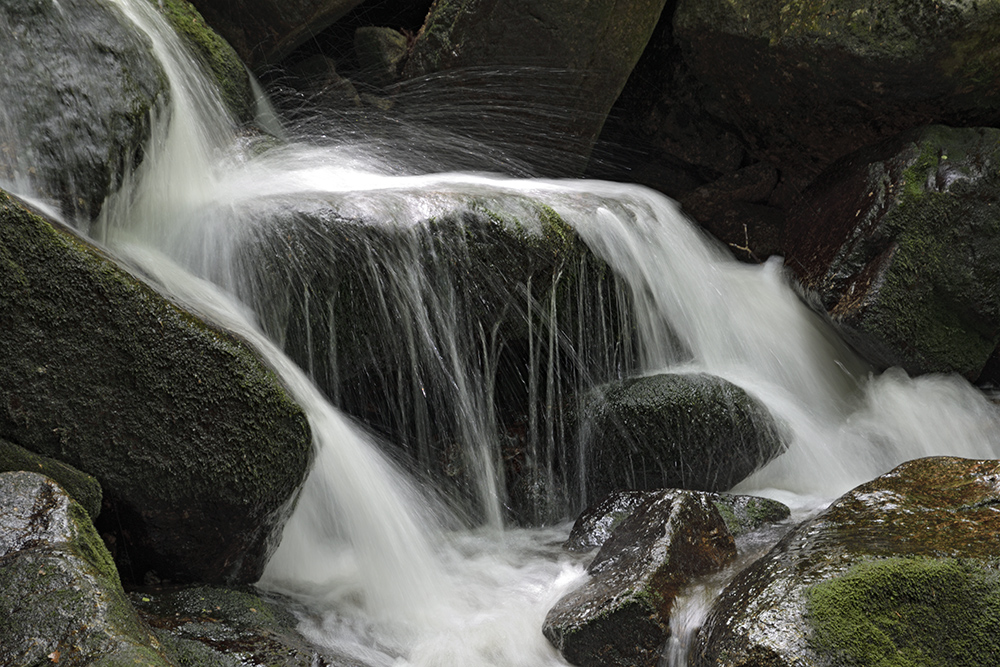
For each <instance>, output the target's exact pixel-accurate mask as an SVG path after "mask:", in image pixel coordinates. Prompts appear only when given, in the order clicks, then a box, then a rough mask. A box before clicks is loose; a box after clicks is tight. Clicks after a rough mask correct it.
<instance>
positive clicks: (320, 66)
mask: <svg viewBox="0 0 1000 667" xmlns="http://www.w3.org/2000/svg"><path fill="white" fill-rule="evenodd" d="M289 72H290V74H291V76H292V83H293V85H294V86H295V88H296V89H297V90H299V91H300V92H302V94H304V95H305V96H306V98H307V99H308V100H309V101H310V102H311V103H312V104H314V105H316V106H318V107H323V108H327V109H349V108H353V107H358V106H360V105H361V98H360V96H359V95H358V91H357V89H356V88H355V87H354V84H353V83H351V82H350V81H349V80H348V79H345V78H344V77H342V76H340V74H339V73H338V72H337V63H336V61H334V60H333V59H332V58H328V57H326V56H324V55H314V56H311V57H309V58H306V59H305V60H302V61H300V62H298V63H296V64H295V65H294V66H292V67H291V68H290V69H289Z"/></svg>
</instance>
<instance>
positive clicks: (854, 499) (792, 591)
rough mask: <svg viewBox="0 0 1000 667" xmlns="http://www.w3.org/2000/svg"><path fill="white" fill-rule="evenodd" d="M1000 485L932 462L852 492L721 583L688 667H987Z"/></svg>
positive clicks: (992, 644) (998, 578) (997, 591)
mask: <svg viewBox="0 0 1000 667" xmlns="http://www.w3.org/2000/svg"><path fill="white" fill-rule="evenodd" d="M998 479H1000V462H998V461H972V460H968V459H957V458H945V457H941V458H928V459H919V460H916V461H910V462H908V463H904V464H903V465H901V466H899V467H897V468H896V469H895V470H893V471H891V472H889V473H887V474H886V475H883V476H882V477H879V478H878V479H876V480H874V481H872V482H868V483H867V484H863V485H861V486H859V487H858V488H856V489H854V490H853V491H851V492H849V493H847V494H845V495H844V496H842V497H841V498H840V499H838V500H837V501H836V502H834V503H833V504H832V505H831V506H830V507H829V508H828V509H827V510H825V511H824V512H823V513H821V514H820V515H819V516H817V517H816V518H814V519H812V520H810V521H808V522H806V523H804V524H802V525H801V526H799V527H797V528H795V529H794V530H793V531H792V532H790V533H789V534H787V535H786V536H785V537H784V538H783V539H782V540H781V541H780V542H779V543H778V544H777V545H776V546H775V547H774V548H773V549H772V550H771V551H770V552H769V553H768V554H767V555H765V556H764V557H762V558H761V559H760V560H758V561H757V562H756V563H754V564H753V565H752V566H750V567H749V568H748V569H746V570H745V571H743V572H742V573H740V574H739V575H738V576H737V577H736V578H735V579H734V580H733V581H732V582H731V583H730V584H729V585H728V586H727V588H726V589H725V591H724V592H723V594H722V596H721V597H720V598H719V600H718V601H717V603H716V604H715V606H714V608H713V610H712V612H711V613H710V615H709V617H708V620H707V621H706V624H705V627H704V628H703V630H702V633H701V636H700V638H699V649H698V655H697V659H696V660H695V662H694V664H696V665H699V666H701V667H708V666H710V665H711V666H712V667H715V666H721V667H725V666H730V665H733V666H735V665H743V666H747V667H749V666H751V665H753V666H764V665H766V666H768V667H783V666H785V665H787V666H789V667H790V666H792V665H795V666H796V667H811V666H813V665H815V666H820V665H844V664H847V665H900V666H903V665H940V666H942V667H944V666H945V665H988V664H993V663H994V662H995V661H996V659H997V656H998V655H1000V653H998V648H1000V642H998V640H997V638H996V632H995V627H996V623H997V621H998V620H1000V569H998V567H997V553H998V548H1000V538H998V535H1000V514H998V513H997V512H996V509H995V508H996V505H997V503H998V502H1000V495H998V491H997V480H998Z"/></svg>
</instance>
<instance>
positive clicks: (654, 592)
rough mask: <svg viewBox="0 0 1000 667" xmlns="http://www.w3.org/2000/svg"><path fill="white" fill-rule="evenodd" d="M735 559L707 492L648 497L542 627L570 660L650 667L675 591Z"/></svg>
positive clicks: (587, 666)
mask: <svg viewBox="0 0 1000 667" xmlns="http://www.w3.org/2000/svg"><path fill="white" fill-rule="evenodd" d="M734 558H736V545H735V542H734V541H733V537H732V535H730V534H729V531H728V530H727V529H726V525H725V523H724V522H723V520H722V517H721V516H719V513H718V511H717V510H716V509H715V506H714V505H713V504H712V503H711V501H710V500H709V498H708V496H707V494H699V493H692V492H688V491H675V492H670V493H661V494H650V495H648V496H647V497H646V498H645V499H644V500H643V501H642V502H641V503H640V504H639V505H638V506H637V507H636V508H635V509H634V510H633V511H632V512H631V513H630V514H629V515H628V516H627V517H626V518H625V519H623V520H622V521H621V522H620V523H619V524H618V525H617V526H616V527H615V529H614V531H613V532H612V534H611V536H610V537H609V538H608V540H607V541H606V542H605V543H604V545H603V546H602V547H601V550H600V551H599V552H598V553H597V555H596V556H595V557H594V560H593V561H592V562H591V564H590V566H589V567H588V568H587V572H588V573H589V574H590V575H591V578H590V579H589V580H587V581H586V582H585V583H584V584H583V585H582V586H580V587H579V588H577V589H576V590H574V591H572V592H571V593H569V594H568V595H566V596H565V597H564V598H562V599H561V600H559V601H558V602H557V603H556V604H555V605H554V606H553V607H552V609H551V610H550V611H549V613H548V615H547V616H546V618H545V623H544V625H543V627H542V632H543V633H544V634H545V636H546V637H547V638H548V640H549V641H550V642H552V644H553V645H554V646H556V648H558V649H559V650H560V651H561V652H562V654H563V656H564V657H565V658H566V660H568V661H569V662H571V663H572V664H574V665H582V666H584V667H609V666H611V667H636V666H643V667H652V666H653V665H656V664H657V663H658V662H659V660H660V655H661V653H662V648H663V645H664V643H665V642H666V641H667V640H668V639H669V638H670V610H671V608H672V607H673V603H674V599H675V598H676V597H677V594H678V592H679V591H680V588H681V587H682V586H683V585H684V584H685V583H687V582H688V581H689V580H690V579H691V578H692V577H694V576H697V575H702V574H707V573H709V572H713V571H716V570H719V569H721V568H722V567H723V566H724V565H725V564H727V563H728V562H730V561H732V560H733V559H734Z"/></svg>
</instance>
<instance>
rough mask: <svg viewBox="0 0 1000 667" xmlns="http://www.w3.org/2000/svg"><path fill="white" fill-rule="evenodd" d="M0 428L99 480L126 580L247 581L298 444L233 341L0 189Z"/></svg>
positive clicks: (307, 451)
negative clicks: (154, 578)
mask: <svg viewBox="0 0 1000 667" xmlns="http://www.w3.org/2000/svg"><path fill="white" fill-rule="evenodd" d="M0 437H3V438H6V439H9V440H11V441H13V442H16V443H18V444H19V445H21V446H23V447H25V448H27V449H30V450H31V451H34V452H36V453H38V454H41V455H43V456H48V457H52V458H55V459H58V460H60V461H63V462H65V463H68V464H70V465H72V466H74V467H76V468H78V469H80V470H82V471H84V472H86V473H89V474H90V475H93V476H94V477H95V478H96V479H97V480H98V482H100V484H101V487H102V488H103V490H104V507H103V510H102V512H101V516H100V518H99V521H98V527H99V528H100V530H101V532H102V533H105V534H107V535H108V539H109V540H111V541H113V544H114V555H115V557H116V559H117V560H118V563H119V565H120V569H121V571H122V573H123V576H125V577H126V578H128V579H130V580H133V581H143V579H144V578H146V576H147V573H150V574H151V575H155V576H156V577H159V578H162V579H171V580H175V581H190V580H194V581H206V582H213V581H243V582H249V581H255V580H256V579H257V578H258V577H259V576H260V573H261V571H262V569H263V566H264V563H265V561H266V559H267V556H268V554H269V551H270V548H271V546H272V544H271V537H272V535H273V534H274V533H275V532H276V531H277V530H278V529H280V527H281V525H282V523H283V520H284V517H285V514H284V512H285V511H286V510H287V509H288V507H289V505H290V503H291V502H292V500H293V499H294V498H295V495H296V492H297V489H298V488H299V485H300V484H301V482H302V480H303V478H304V476H305V473H306V469H307V467H308V464H309V461H310V456H311V444H310V437H309V429H308V425H307V423H306V419H305V417H304V415H303V414H302V411H301V409H300V408H299V407H298V406H297V405H295V404H294V403H293V402H292V400H291V398H290V397H289V395H288V394H287V393H286V392H285V390H284V389H283V387H282V386H281V385H280V384H279V382H278V380H277V378H276V377H275V376H274V374H273V373H272V372H271V371H270V370H269V369H268V368H267V367H266V366H264V365H263V363H261V361H260V360H259V359H258V358H257V357H256V355H255V353H254V352H253V351H252V350H251V349H249V348H248V346H247V345H246V344H244V343H243V342H241V341H239V340H236V339H235V338H233V337H232V336H230V335H228V334H226V333H225V332H223V331H219V330H216V329H213V328H212V327H210V326H208V325H207V324H205V323H204V322H202V321H200V320H198V319H197V318H195V317H194V316H192V315H191V314H190V313H187V312H185V311H183V310H181V309H180V308H178V307H176V306H175V305H173V304H172V303H170V302H168V301H167V300H165V299H164V298H163V297H162V296H160V295H159V294H158V293H156V292H154V291H153V290H152V289H151V288H149V287H148V286H146V285H145V284H143V283H141V282H139V281H138V280H136V279H135V278H134V277H132V276H131V275H130V274H128V273H126V272H125V271H124V270H122V269H121V268H119V267H118V266H117V265H115V264H114V263H112V262H111V261H109V260H108V259H107V258H106V257H105V256H104V255H102V254H101V253H100V252H99V251H98V250H96V249H95V248H93V247H92V246H90V245H88V244H87V243H85V242H83V241H81V240H79V239H78V238H77V237H76V236H74V235H72V234H70V233H68V232H64V231H60V230H58V229H56V228H54V227H53V226H52V225H50V224H49V223H48V222H46V221H45V220H44V219H42V218H41V217H39V216H37V215H35V214H33V213H31V212H30V211H28V210H26V209H25V208H23V207H22V206H21V205H19V204H18V202H17V201H15V200H13V199H12V198H10V197H8V196H7V195H6V194H3V193H0Z"/></svg>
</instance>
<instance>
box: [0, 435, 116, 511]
mask: <svg viewBox="0 0 1000 667" xmlns="http://www.w3.org/2000/svg"><path fill="white" fill-rule="evenodd" d="M22 470H23V471H25V472H37V473H38V474H40V475H45V476H46V477H48V478H50V479H52V480H53V481H55V482H56V483H58V484H59V485H60V486H62V488H63V490H65V491H66V493H68V494H69V495H70V497H72V498H73V500H75V501H76V502H78V503H80V505H81V506H82V507H83V509H85V510H87V515H88V516H90V520H91V521H93V520H95V519H97V515H98V514H100V513H101V485H100V484H98V483H97V480H96V479H94V478H93V477H92V476H91V475H88V474H87V473H85V472H81V471H79V470H77V469H76V468H74V467H73V466H70V465H66V464H65V463H63V462H62V461H57V460H55V459H50V458H48V457H47V456H39V455H38V454H36V453H35V452H32V451H30V450H27V449H25V448H24V447H19V446H17V445H15V444H14V443H12V442H7V441H6V440H4V439H2V438H0V472H17V471H22Z"/></svg>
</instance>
